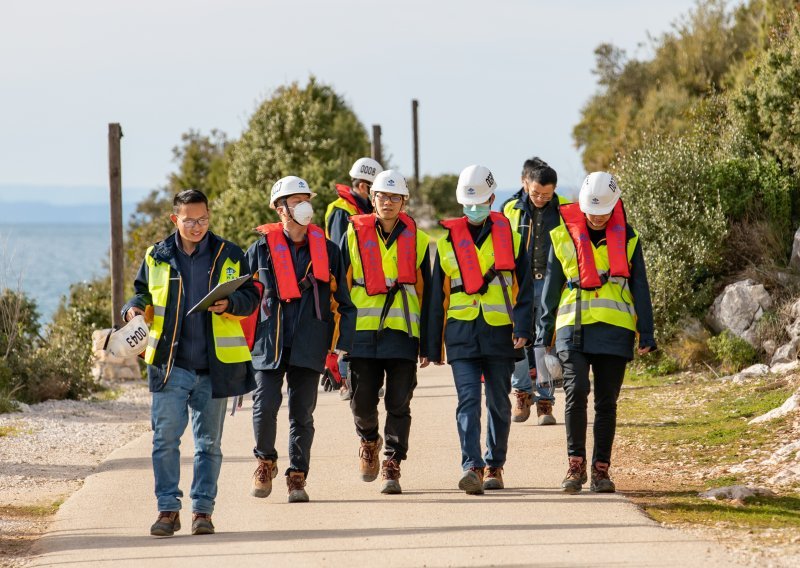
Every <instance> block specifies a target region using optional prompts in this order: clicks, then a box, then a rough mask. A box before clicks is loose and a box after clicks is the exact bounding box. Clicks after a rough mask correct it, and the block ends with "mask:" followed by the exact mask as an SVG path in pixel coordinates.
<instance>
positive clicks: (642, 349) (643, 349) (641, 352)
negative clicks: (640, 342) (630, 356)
mask: <svg viewBox="0 0 800 568" xmlns="http://www.w3.org/2000/svg"><path fill="white" fill-rule="evenodd" d="M651 349H652V347H650V346H647V347H639V349H637V350H636V352H637V353H638V354H639V355H644V354H646V353H650V350H651Z"/></svg>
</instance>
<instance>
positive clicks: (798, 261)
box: [789, 229, 800, 270]
mask: <svg viewBox="0 0 800 568" xmlns="http://www.w3.org/2000/svg"><path fill="white" fill-rule="evenodd" d="M789 266H790V267H792V268H794V269H795V270H800V229H797V232H796V233H795V234H794V242H793V243H792V256H791V257H790V258H789Z"/></svg>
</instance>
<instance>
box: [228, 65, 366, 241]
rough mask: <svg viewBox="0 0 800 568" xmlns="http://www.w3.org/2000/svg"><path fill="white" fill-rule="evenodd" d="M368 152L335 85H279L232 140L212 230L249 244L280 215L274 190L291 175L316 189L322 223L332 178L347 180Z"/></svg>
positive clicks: (332, 194) (363, 135) (331, 195)
mask: <svg viewBox="0 0 800 568" xmlns="http://www.w3.org/2000/svg"><path fill="white" fill-rule="evenodd" d="M368 153H369V138H368V136H367V131H366V129H365V128H364V126H363V125H362V124H361V123H360V122H359V120H358V118H357V117H356V115H355V113H354V112H353V111H352V109H350V107H349V106H348V105H347V104H346V103H345V101H344V99H343V98H342V97H341V96H339V95H338V94H336V92H334V90H333V89H332V88H331V87H329V86H327V85H323V84H320V83H318V82H317V81H316V79H315V78H313V77H311V79H309V81H308V84H307V85H306V86H305V87H301V86H300V85H298V84H297V83H292V84H291V85H288V86H285V87H280V88H278V89H277V90H276V91H275V92H274V93H273V95H272V96H271V97H270V98H269V99H267V100H266V101H264V102H263V103H262V104H261V105H260V106H259V107H258V109H257V110H256V111H255V113H254V114H253V116H252V117H251V118H250V122H249V125H248V128H247V130H245V132H244V133H243V134H242V137H241V139H240V140H239V141H238V142H236V144H235V145H234V148H233V157H232V162H231V164H230V173H229V178H228V179H229V182H230V188H229V189H228V190H227V191H225V192H223V193H222V195H220V196H219V198H218V199H217V200H215V202H214V205H213V213H214V215H215V221H214V224H215V230H218V231H219V233H220V234H221V235H223V236H224V237H225V238H228V239H231V240H233V241H234V242H236V243H238V244H240V245H242V246H244V247H246V246H248V245H249V244H250V242H251V241H252V240H253V237H254V234H253V228H255V227H257V226H258V225H261V224H263V223H265V222H268V221H270V220H275V219H276V218H277V217H276V215H275V213H274V212H273V211H272V210H271V209H270V208H269V193H270V189H271V188H272V185H273V184H274V183H275V182H276V181H278V180H279V179H280V178H282V177H284V176H287V175H297V176H300V177H302V178H303V179H305V180H306V181H307V182H308V183H309V185H310V186H311V188H312V190H313V191H314V192H316V193H317V194H318V195H317V197H316V199H315V200H314V203H313V205H314V210H315V216H314V222H315V223H318V224H322V223H323V221H324V220H323V216H324V213H325V209H326V207H327V204H328V203H330V202H331V201H333V199H334V198H335V190H334V185H335V183H337V182H338V183H346V182H349V179H348V175H347V172H348V171H349V169H350V166H351V165H352V164H353V162H354V161H355V160H356V159H358V158H359V157H361V156H365V155H368Z"/></svg>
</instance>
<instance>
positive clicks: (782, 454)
mask: <svg viewBox="0 0 800 568" xmlns="http://www.w3.org/2000/svg"><path fill="white" fill-rule="evenodd" d="M787 460H800V440H798V441H796V442H792V443H791V444H786V445H785V446H782V447H780V448H778V449H777V450H775V451H774V452H773V453H772V455H771V456H770V457H768V458H767V459H765V460H764V461H762V462H761V465H778V464H781V463H783V462H785V461H787Z"/></svg>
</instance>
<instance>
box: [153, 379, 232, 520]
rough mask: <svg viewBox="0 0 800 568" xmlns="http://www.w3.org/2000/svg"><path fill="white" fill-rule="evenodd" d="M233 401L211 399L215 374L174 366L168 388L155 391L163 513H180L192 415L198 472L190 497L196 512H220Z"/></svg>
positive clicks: (157, 468) (155, 437) (158, 482)
mask: <svg viewBox="0 0 800 568" xmlns="http://www.w3.org/2000/svg"><path fill="white" fill-rule="evenodd" d="M227 401H228V399H226V398H219V399H215V398H211V377H210V376H209V375H207V374H201V375H198V374H197V373H195V372H194V371H188V370H186V369H182V368H180V367H173V369H172V372H171V373H170V376H169V380H168V381H167V384H166V385H164V388H163V389H162V390H160V391H158V392H154V393H153V404H152V407H151V409H150V424H151V426H152V428H153V474H154V475H155V481H156V499H157V500H158V510H159V511H179V510H180V509H181V497H183V492H182V491H181V490H180V489H179V488H178V482H179V481H180V476H181V454H180V449H179V447H180V444H181V436H182V435H183V433H184V431H185V430H186V425H187V424H188V423H189V413H190V411H191V415H192V434H193V435H194V475H193V477H192V487H191V490H190V492H189V497H191V499H192V511H193V512H195V513H207V514H211V513H213V512H214V499H215V498H216V496H217V479H218V478H219V470H220V467H221V466H222V450H221V449H220V441H221V440H222V425H223V423H224V422H225V406H226V403H227Z"/></svg>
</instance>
